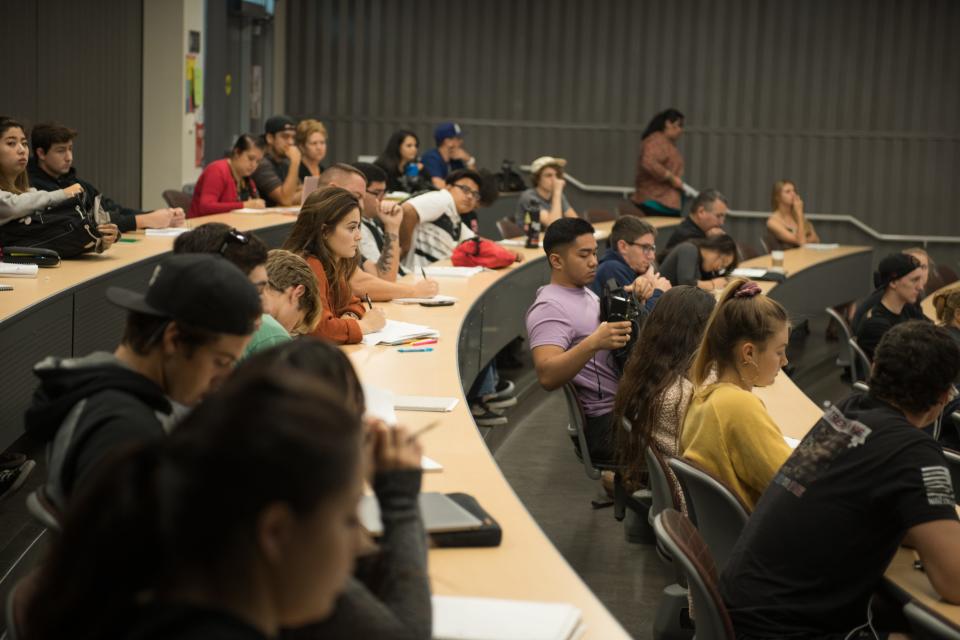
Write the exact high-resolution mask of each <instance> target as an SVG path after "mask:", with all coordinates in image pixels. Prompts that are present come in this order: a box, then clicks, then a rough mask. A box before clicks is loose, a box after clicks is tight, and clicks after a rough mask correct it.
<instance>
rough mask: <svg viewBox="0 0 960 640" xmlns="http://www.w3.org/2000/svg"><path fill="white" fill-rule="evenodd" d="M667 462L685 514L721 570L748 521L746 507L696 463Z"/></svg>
mask: <svg viewBox="0 0 960 640" xmlns="http://www.w3.org/2000/svg"><path fill="white" fill-rule="evenodd" d="M667 463H668V464H669V465H670V468H671V469H673V472H674V473H675V474H677V480H679V481H680V487H681V488H682V489H683V494H684V496H685V497H686V502H687V514H688V515H689V516H690V519H691V520H692V521H693V522H694V523H695V524H696V526H697V528H698V529H699V530H700V534H701V535H702V536H703V539H704V540H705V541H706V543H707V546H708V547H710V553H711V554H712V555H713V559H714V562H716V563H717V566H718V567H720V569H721V570H722V569H723V567H725V566H726V564H727V559H729V557H730V552H731V551H733V545H735V544H736V543H737V538H739V537H740V532H741V531H743V527H744V526H745V525H746V524H747V519H748V518H749V517H750V511H749V509H748V508H747V507H746V506H745V505H744V504H743V502H741V500H740V497H739V496H737V494H736V493H734V492H733V491H732V490H731V489H730V488H728V487H727V486H726V485H725V484H724V483H722V482H721V481H720V480H718V479H717V478H715V477H713V475H711V474H710V473H708V472H707V471H705V470H704V469H702V468H701V467H700V466H699V465H697V464H696V463H694V462H691V461H690V460H686V459H680V458H670V460H668V461H667Z"/></svg>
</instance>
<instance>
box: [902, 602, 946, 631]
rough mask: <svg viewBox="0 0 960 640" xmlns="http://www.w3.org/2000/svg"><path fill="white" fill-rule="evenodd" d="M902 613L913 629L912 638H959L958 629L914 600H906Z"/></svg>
mask: <svg viewBox="0 0 960 640" xmlns="http://www.w3.org/2000/svg"><path fill="white" fill-rule="evenodd" d="M903 615H904V616H905V617H906V618H907V621H908V622H909V623H910V629H911V630H912V631H914V635H912V636H911V637H913V638H923V639H925V640H929V639H931V638H936V639H938V640H960V631H958V630H957V628H956V627H954V626H953V625H950V624H947V623H946V622H944V621H943V620H942V619H940V617H938V616H937V615H936V614H934V613H931V612H930V611H928V610H927V609H925V608H923V607H922V606H921V605H919V604H917V603H916V602H912V601H911V602H908V603H907V604H905V605H904V607H903Z"/></svg>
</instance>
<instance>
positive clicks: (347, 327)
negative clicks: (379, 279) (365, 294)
mask: <svg viewBox="0 0 960 640" xmlns="http://www.w3.org/2000/svg"><path fill="white" fill-rule="evenodd" d="M307 264H309V265H310V269H311V271H313V275H315V276H316V277H317V286H318V287H319V289H320V300H321V301H322V302H323V312H322V313H321V314H320V323H319V324H318V325H317V328H316V329H314V331H313V335H315V336H317V337H320V338H326V339H327V340H330V341H331V342H336V343H337V344H356V343H358V342H360V340H362V339H363V331H361V330H360V323H359V322H357V321H356V320H354V319H353V318H341V317H340V316H342V315H343V314H344V313H346V312H348V311H349V312H351V313H355V314H356V315H357V316H358V317H360V318H362V317H363V314H364V308H363V304H361V303H360V298H358V297H357V296H355V295H353V294H352V293H351V295H350V303H349V304H348V305H347V306H345V307H343V308H335V307H334V304H333V301H332V300H331V299H330V283H329V282H328V281H327V274H326V273H324V271H323V265H322V264H320V261H319V260H318V259H317V258H314V257H313V256H311V257H308V258H307ZM347 286H349V285H347Z"/></svg>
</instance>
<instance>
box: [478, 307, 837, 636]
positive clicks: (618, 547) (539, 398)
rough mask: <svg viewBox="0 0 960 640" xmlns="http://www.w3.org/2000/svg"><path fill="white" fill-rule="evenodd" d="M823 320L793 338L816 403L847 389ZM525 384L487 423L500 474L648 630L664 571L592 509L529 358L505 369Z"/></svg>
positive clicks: (562, 411)
mask: <svg viewBox="0 0 960 640" xmlns="http://www.w3.org/2000/svg"><path fill="white" fill-rule="evenodd" d="M825 329H826V322H825V321H813V322H811V323H810V333H809V334H808V335H806V336H805V337H804V336H801V335H797V336H794V337H793V338H792V339H791V348H790V350H789V352H788V356H789V358H790V361H791V365H792V370H791V374H792V377H793V379H794V380H795V381H796V382H797V383H798V384H799V385H800V387H801V388H802V389H803V390H804V391H805V392H806V393H807V394H808V395H809V396H810V397H811V398H812V399H813V400H814V401H816V402H817V403H818V404H822V403H823V402H824V401H830V402H836V401H838V400H840V399H841V398H843V397H844V396H845V395H846V394H847V393H849V386H848V385H847V384H846V383H845V382H843V381H842V380H841V378H840V370H839V369H838V368H837V367H836V364H835V360H836V356H837V349H838V346H837V345H838V343H837V342H828V341H827V340H826V339H825V338H824V332H825ZM504 373H505V374H506V375H507V376H508V377H512V378H514V379H515V380H517V381H518V386H520V387H521V389H523V390H524V391H525V393H524V395H522V396H521V402H520V403H519V404H518V406H517V407H515V408H514V409H512V410H511V413H510V414H508V415H509V416H510V418H511V424H510V425H509V426H508V427H507V428H506V430H505V431H502V432H500V433H499V434H497V433H496V430H497V429H501V428H495V429H491V430H490V432H489V433H488V435H487V441H488V443H491V448H492V449H493V450H494V452H495V453H494V455H495V457H496V460H497V462H498V463H499V465H500V468H501V470H502V471H503V473H504V475H505V476H506V477H507V479H508V480H509V482H510V484H511V486H512V487H513V489H514V491H516V492H517V495H518V496H519V497H520V499H521V500H522V501H523V503H524V505H525V506H526V507H527V509H528V510H529V511H530V513H531V514H532V515H533V517H534V519H535V520H536V521H537V523H539V525H540V527H541V528H542V529H543V530H544V532H545V533H546V534H547V536H548V537H549V538H550V540H551V541H552V542H553V544H554V545H555V546H556V547H557V549H558V550H559V551H560V553H561V554H563V556H564V558H566V560H567V562H569V563H570V565H571V566H572V567H573V568H574V570H576V571H577V573H578V574H579V575H580V577H581V578H582V579H583V580H584V582H586V583H587V585H588V586H589V587H590V588H591V589H592V590H593V592H594V593H595V594H596V595H597V597H598V598H599V599H600V601H601V602H603V603H604V604H605V605H606V606H607V608H608V609H609V610H610V612H611V613H612V614H613V615H614V616H615V617H616V618H617V620H619V621H620V623H621V624H622V625H623V627H624V628H625V629H626V630H627V632H628V633H630V634H631V635H632V636H633V637H635V638H638V639H644V640H645V639H648V638H651V637H652V635H651V625H652V623H653V616H654V614H655V612H656V607H657V602H658V601H659V598H660V592H661V590H662V589H663V587H664V586H665V585H666V584H668V582H667V581H668V578H669V574H668V572H667V570H666V567H665V565H663V564H662V562H661V561H660V560H659V558H658V557H657V554H656V551H655V549H654V547H653V546H652V545H647V544H631V543H628V542H627V541H626V540H625V538H624V534H623V525H622V524H621V523H619V522H617V521H616V520H615V519H614V517H613V510H612V508H605V509H599V510H594V509H592V508H591V505H590V500H591V498H593V497H594V496H595V495H596V494H597V491H598V488H599V487H598V483H597V482H594V481H591V480H590V479H588V478H587V477H586V475H585V474H584V472H583V467H582V466H581V465H580V463H579V461H578V460H577V458H576V457H575V456H574V453H573V447H572V445H571V443H570V440H569V438H568V437H567V435H566V432H565V429H566V424H567V413H566V405H565V403H564V400H563V394H562V393H561V392H559V391H558V392H555V393H547V392H545V391H543V390H542V389H541V388H540V387H539V385H537V384H536V383H535V379H533V372H532V370H531V369H529V365H528V366H527V367H524V368H523V369H520V370H516V371H513V372H504Z"/></svg>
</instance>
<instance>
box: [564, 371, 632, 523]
mask: <svg viewBox="0 0 960 640" xmlns="http://www.w3.org/2000/svg"><path fill="white" fill-rule="evenodd" d="M563 397H564V399H565V400H566V401H567V416H568V417H569V419H570V421H569V423H568V424H567V433H568V435H569V436H570V437H571V438H572V439H573V440H574V448H575V449H576V454H577V457H578V458H579V459H580V462H582V463H583V470H584V472H585V473H586V474H587V477H588V478H590V479H591V480H599V479H600V476H601V474H602V472H603V471H613V474H614V475H613V516H614V517H615V518H616V519H617V520H621V521H622V520H623V518H624V517H625V516H626V508H627V489H626V487H624V486H623V477H622V472H623V467H621V466H620V465H618V464H615V463H613V462H594V461H593V460H592V459H591V458H590V448H589V447H588V446H587V434H586V431H585V425H586V422H587V419H586V414H584V412H583V405H581V404H580V399H579V398H578V397H577V391H576V388H575V387H574V386H573V383H572V382H568V383H566V384H565V385H563ZM609 504H610V503H609V502H608V503H606V505H609ZM595 506H596V505H595Z"/></svg>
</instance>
